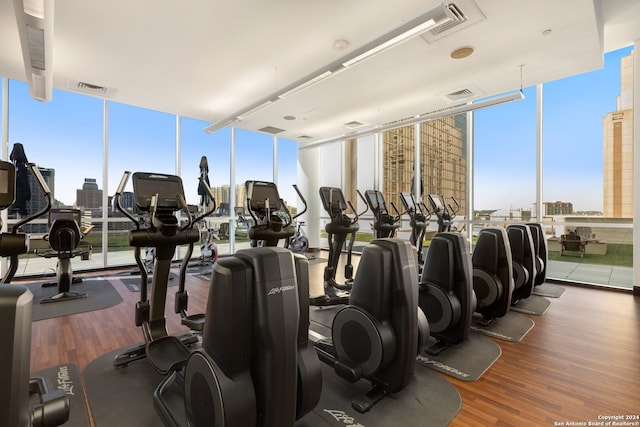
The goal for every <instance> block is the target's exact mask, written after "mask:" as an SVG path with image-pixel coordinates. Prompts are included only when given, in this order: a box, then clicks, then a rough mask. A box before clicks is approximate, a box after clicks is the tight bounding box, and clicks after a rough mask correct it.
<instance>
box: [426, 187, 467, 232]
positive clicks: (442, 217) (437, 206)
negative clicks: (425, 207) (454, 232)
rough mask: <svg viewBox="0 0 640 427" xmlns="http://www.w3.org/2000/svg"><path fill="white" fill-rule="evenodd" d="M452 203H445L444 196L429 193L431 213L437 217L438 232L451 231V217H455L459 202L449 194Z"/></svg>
mask: <svg viewBox="0 0 640 427" xmlns="http://www.w3.org/2000/svg"><path fill="white" fill-rule="evenodd" d="M451 201H452V202H453V205H451V204H446V203H445V202H444V198H443V197H442V196H441V195H439V194H429V203H430V204H431V207H432V208H433V213H435V214H436V216H437V217H438V233H441V232H444V231H451V225H452V224H453V219H454V218H455V217H456V214H457V213H458V210H459V209H460V204H459V203H458V201H457V200H456V198H455V197H453V196H451Z"/></svg>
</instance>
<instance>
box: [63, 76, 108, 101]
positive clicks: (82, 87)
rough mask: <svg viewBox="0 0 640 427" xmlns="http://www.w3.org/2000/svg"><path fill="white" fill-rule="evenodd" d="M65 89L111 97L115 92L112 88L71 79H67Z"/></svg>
mask: <svg viewBox="0 0 640 427" xmlns="http://www.w3.org/2000/svg"><path fill="white" fill-rule="evenodd" d="M67 89H71V90H73V91H75V92H81V93H84V94H87V95H92V96H99V97H101V98H111V97H113V95H114V94H115V93H116V90H115V89H113V88H108V87H105V86H100V85H96V84H93V83H87V82H80V81H77V80H71V79H67Z"/></svg>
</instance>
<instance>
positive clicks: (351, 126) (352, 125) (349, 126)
mask: <svg viewBox="0 0 640 427" xmlns="http://www.w3.org/2000/svg"><path fill="white" fill-rule="evenodd" d="M366 125H367V123H362V122H359V121H357V120H352V121H350V122H349V123H345V124H344V127H346V128H347V129H358V128H361V127H362V126H366Z"/></svg>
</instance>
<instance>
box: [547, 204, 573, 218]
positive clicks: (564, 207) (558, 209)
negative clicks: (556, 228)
mask: <svg viewBox="0 0 640 427" xmlns="http://www.w3.org/2000/svg"><path fill="white" fill-rule="evenodd" d="M573 213H574V212H573V203H571V202H559V201H556V202H544V203H543V211H542V215H543V216H550V215H571V214H573Z"/></svg>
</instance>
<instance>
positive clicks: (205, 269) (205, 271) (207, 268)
mask: <svg viewBox="0 0 640 427" xmlns="http://www.w3.org/2000/svg"><path fill="white" fill-rule="evenodd" d="M212 270H213V263H211V262H202V263H197V264H189V266H188V267H187V274H191V275H194V276H200V275H206V276H209V278H211V271H212Z"/></svg>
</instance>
